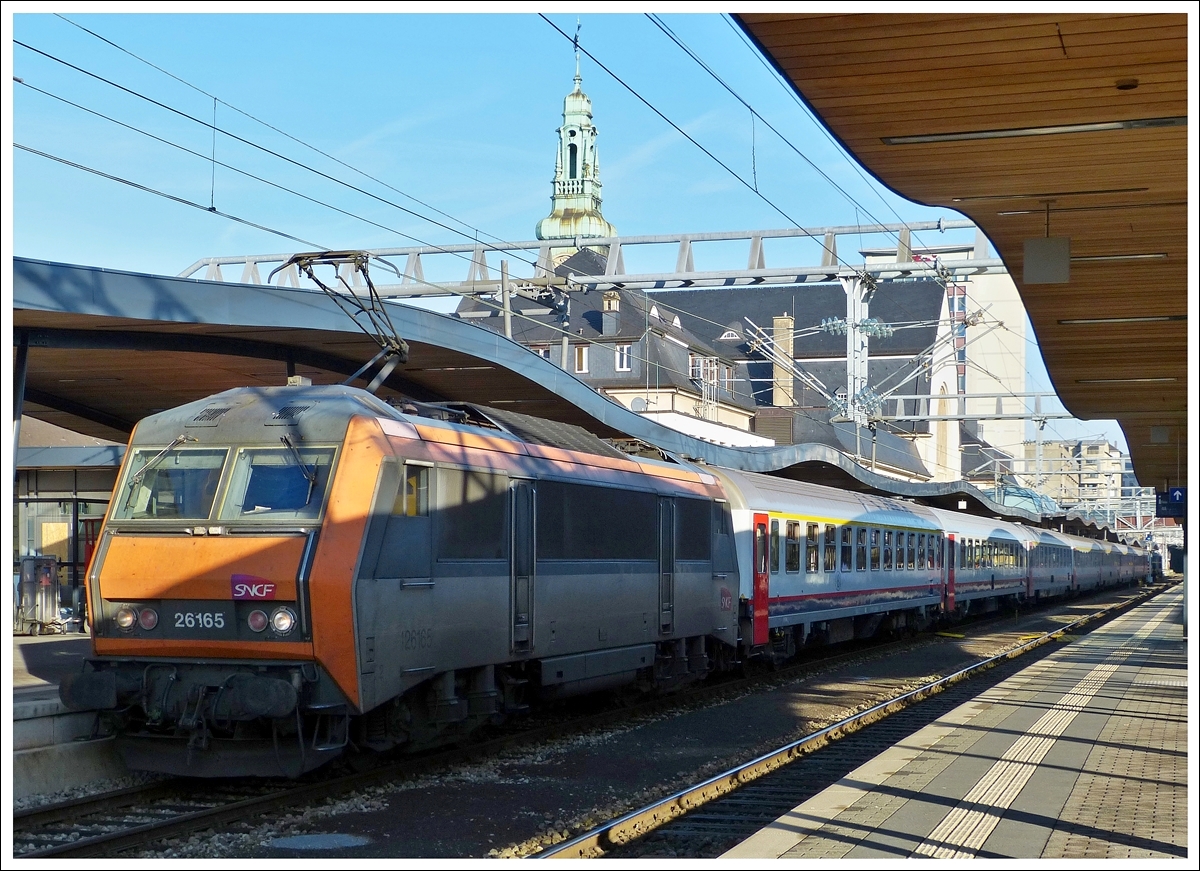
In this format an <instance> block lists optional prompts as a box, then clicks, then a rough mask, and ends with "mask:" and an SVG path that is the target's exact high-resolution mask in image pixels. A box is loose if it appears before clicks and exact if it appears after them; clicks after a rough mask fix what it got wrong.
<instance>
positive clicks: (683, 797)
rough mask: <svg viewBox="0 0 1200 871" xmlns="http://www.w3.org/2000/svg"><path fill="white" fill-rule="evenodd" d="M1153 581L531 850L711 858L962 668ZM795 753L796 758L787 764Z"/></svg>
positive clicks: (842, 766)
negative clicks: (593, 824) (897, 694)
mask: <svg viewBox="0 0 1200 871" xmlns="http://www.w3.org/2000/svg"><path fill="white" fill-rule="evenodd" d="M1163 589H1165V587H1164V586H1155V587H1153V588H1150V589H1148V590H1147V591H1146V592H1145V593H1144V594H1143V595H1140V596H1137V597H1133V598H1130V599H1127V600H1125V601H1124V602H1120V603H1117V604H1115V605H1113V606H1110V607H1108V608H1105V609H1104V610H1102V611H1098V612H1096V613H1094V614H1091V615H1088V616H1085V617H1082V618H1080V619H1077V620H1074V621H1072V622H1071V623H1069V624H1066V625H1064V626H1062V627H1061V628H1058V629H1055V630H1053V631H1051V632H1047V633H1044V634H1042V635H1040V636H1039V637H1037V638H1034V639H1030V640H1029V641H1026V642H1025V643H1023V644H1021V645H1019V646H1018V647H1016V648H1013V649H1012V650H1009V651H1006V652H1004V653H1001V654H999V655H997V656H992V657H988V658H987V659H984V660H982V661H980V662H977V663H975V664H974V665H971V666H969V667H967V668H964V669H960V670H959V671H956V672H955V673H953V674H950V675H946V676H944V677H942V678H939V679H938V680H935V681H930V682H929V683H927V684H925V685H924V686H921V687H918V688H917V689H915V690H912V691H910V692H907V693H904V694H902V695H899V696H897V697H895V698H893V699H889V700H887V701H885V702H882V703H880V704H878V705H875V706H873V707H871V708H868V709H867V710H864V711H861V712H859V713H857V714H855V715H853V716H851V717H847V718H846V719H843V720H841V721H839V722H837V723H833V724H831V725H829V726H827V727H825V728H823V729H820V730H818V731H816V732H814V733H812V734H810V735H807V736H804V737H802V738H800V739H799V740H796V741H793V742H790V743H788V744H786V745H784V746H782V747H779V748H777V749H775V750H773V751H770V752H768V753H766V754H763V755H760V756H758V757H756V758H755V759H752V760H750V761H749V762H746V763H744V764H742V765H739V766H737V767H735V768H732V769H729V770H727V771H725V772H722V773H720V774H718V775H716V776H713V777H710V778H707V779H706V780H704V781H703V782H701V783H698V784H696V785H694V786H691V787H688V788H686V789H683V790H680V791H677V792H675V793H673V794H671V795H669V796H666V797H664V798H662V799H660V800H658V801H655V802H652V803H651V804H648V805H646V806H645V807H642V808H639V809H637V810H634V811H632V812H630V813H627V814H624V815H622V816H620V817H618V818H616V819H613V820H611V821H609V822H607V823H604V824H603V825H601V826H598V827H596V828H594V829H592V830H590V831H588V832H585V833H583V834H581V835H579V836H576V837H574V838H571V839H569V840H565V841H563V842H561V843H559V844H556V845H554V846H552V847H550V848H548V849H546V850H543V851H542V852H540V853H538V854H537V855H536V856H535V858H600V857H604V858H618V859H623V858H643V857H645V858H651V857H653V858H674V857H686V858H715V857H717V856H719V855H721V854H722V853H724V852H725V850H727V849H728V848H730V847H732V846H733V845H735V844H737V843H739V842H741V841H742V840H745V839H746V838H747V837H749V836H750V835H752V834H753V833H754V832H756V831H758V830H759V829H761V828H762V827H763V826H765V825H767V824H769V823H771V822H773V821H774V820H776V819H778V818H779V817H780V816H782V815H783V814H785V813H787V812H788V811H790V810H791V809H792V808H794V807H795V806H796V805H798V804H800V803H802V802H803V801H805V800H807V799H808V798H810V797H811V796H813V795H816V794H817V793H819V792H821V791H822V790H824V789H825V788H826V787H828V786H830V785H832V784H834V783H836V782H837V781H838V780H840V779H841V778H842V777H844V776H845V775H846V774H847V773H849V772H850V771H853V770H854V769H855V768H857V767H858V766H859V765H862V764H863V763H865V762H867V761H869V760H870V759H872V758H874V757H875V756H877V755H878V754H879V753H880V752H882V751H883V750H886V749H887V748H889V747H891V746H893V745H895V744H896V743H897V742H898V741H900V740H902V739H903V738H905V737H907V736H908V735H910V734H912V733H913V732H914V731H916V730H917V729H919V728H921V727H922V726H924V725H926V724H927V723H929V722H932V721H933V720H936V719H937V718H938V717H940V716H942V715H943V714H945V713H947V712H949V711H951V710H953V709H954V708H956V707H957V706H959V705H960V704H963V703H964V702H966V701H969V700H970V699H972V698H974V697H975V696H977V695H978V694H979V693H980V692H981V690H982V689H984V688H986V687H982V686H981V685H980V683H979V682H978V681H968V678H974V677H978V676H980V675H983V674H985V673H987V674H988V676H989V680H987V681H986V683H987V685H988V686H990V685H992V684H995V683H999V682H1000V681H1001V680H1004V679H1005V678H1007V677H1008V676H1009V675H1010V674H1012V673H1015V672H1016V671H1018V670H1020V669H1023V668H1025V667H1027V666H1028V664H1029V663H1028V661H1027V660H1020V661H1017V660H1018V658H1019V657H1022V656H1023V655H1024V654H1027V653H1030V652H1032V651H1036V650H1038V649H1039V648H1043V646H1044V645H1046V644H1047V643H1048V642H1050V641H1054V640H1056V639H1058V638H1061V637H1062V636H1064V635H1068V634H1074V633H1078V632H1080V631H1090V630H1091V629H1093V628H1095V627H1096V626H1098V625H1099V624H1100V623H1101V622H1105V621H1107V620H1109V619H1111V618H1113V617H1115V616H1117V615H1118V614H1120V613H1123V612H1125V611H1127V610H1129V609H1130V608H1132V607H1134V606H1135V605H1137V604H1140V603H1141V602H1144V601H1146V600H1147V599H1150V598H1152V597H1153V596H1155V595H1157V594H1158V593H1160V592H1162V590H1163ZM1045 652H1049V649H1048V648H1047V649H1046V650H1045ZM868 726H869V727H870V728H866V727H868ZM818 751H819V752H818ZM800 760H803V764H796V765H792V764H791V763H795V762H799V761H800Z"/></svg>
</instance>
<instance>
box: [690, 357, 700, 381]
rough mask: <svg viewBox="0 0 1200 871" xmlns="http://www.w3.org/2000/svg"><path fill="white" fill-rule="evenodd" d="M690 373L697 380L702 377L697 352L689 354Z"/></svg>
mask: <svg viewBox="0 0 1200 871" xmlns="http://www.w3.org/2000/svg"><path fill="white" fill-rule="evenodd" d="M688 375H689V377H691V378H693V379H695V380H696V381H699V380H700V378H701V369H700V358H699V357H697V356H696V355H695V354H688Z"/></svg>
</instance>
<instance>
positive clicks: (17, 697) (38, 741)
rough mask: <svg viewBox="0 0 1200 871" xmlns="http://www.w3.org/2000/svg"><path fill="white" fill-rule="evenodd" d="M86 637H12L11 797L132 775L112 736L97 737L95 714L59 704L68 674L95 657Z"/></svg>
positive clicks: (20, 796)
mask: <svg viewBox="0 0 1200 871" xmlns="http://www.w3.org/2000/svg"><path fill="white" fill-rule="evenodd" d="M91 648H92V641H91V638H90V637H89V636H88V635H86V634H79V633H73V634H67V635H38V636H32V637H31V636H25V635H14V636H13V708H12V710H13V716H12V720H13V721H12V736H13V759H12V778H13V797H14V798H26V797H28V796H31V795H40V794H50V793H56V792H59V791H60V790H66V789H73V788H75V787H78V786H82V785H84V784H86V783H91V782H93V781H98V780H108V779H113V778H117V777H123V776H125V775H128V773H129V772H128V770H127V769H126V768H125V765H124V764H123V763H122V762H121V760H120V757H119V756H118V755H117V753H116V750H115V748H114V746H113V741H112V739H111V738H99V739H94V738H93V736H94V735H95V733H96V727H97V721H96V715H95V714H94V713H88V712H79V711H69V710H67V708H66V707H65V706H64V705H63V704H62V702H60V701H59V700H58V684H59V681H60V680H62V678H63V676H64V675H67V674H72V673H74V672H78V671H79V670H80V669H81V668H82V667H83V660H84V658H85V657H87V656H89V655H90V654H91Z"/></svg>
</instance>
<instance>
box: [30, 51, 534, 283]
mask: <svg viewBox="0 0 1200 871" xmlns="http://www.w3.org/2000/svg"><path fill="white" fill-rule="evenodd" d="M13 44H14V45H19V46H21V47H22V48H24V49H27V50H29V51H32V52H35V53H37V54H39V55H41V56H43V57H45V58H47V59H48V60H51V61H54V62H55V63H58V64H62V65H63V66H66V67H68V68H69V69H73V70H75V71H76V72H79V73H82V74H83V75H86V76H89V77H91V78H93V79H96V80H97V81H100V82H102V83H104V84H106V85H108V86H110V87H113V88H116V89H118V90H120V91H123V92H125V93H127V94H129V95H130V96H133V97H136V98H137V99H140V100H144V101H146V102H148V103H151V104H152V105H155V106H158V107H159V108H161V109H164V110H166V111H168V112H171V113H173V114H175V115H178V116H179V117H181V118H184V119H186V120H188V121H192V122H193V123H196V124H199V125H201V126H202V127H206V128H213V129H215V131H216V132H218V133H221V134H223V135H225V136H228V137H229V138H230V139H233V140H235V141H237V142H241V143H242V144H244V145H247V146H249V147H251V148H254V149H256V150H258V151H261V152H263V153H265V154H267V155H269V156H271V157H275V158H277V159H279V160H282V161H284V162H286V163H289V164H291V165H292V166H295V167H297V168H298V169H302V170H305V171H306V172H309V173H312V174H314V175H317V176H319V177H321V178H324V179H326V180H327V181H331V182H333V183H334V184H337V185H341V186H342V187H345V188H348V189H350V190H352V191H355V192H357V193H360V194H362V195H363V196H366V197H368V198H370V199H373V200H376V201H378V202H380V203H382V204H384V205H387V206H391V207H392V208H395V209H399V210H400V211H402V212H404V213H406V214H408V215H411V216H412V217H414V218H417V219H419V220H422V221H426V222H427V223H430V224H433V225H434V226H438V227H441V228H442V229H445V230H448V231H450V232H452V233H458V234H459V235H466V234H464V233H463V232H462V231H460V230H457V229H455V228H453V227H451V226H449V225H447V224H444V223H442V222H440V221H435V220H434V219H432V218H430V217H428V216H426V215H422V214H420V213H419V212H416V211H414V210H412V209H410V208H408V207H406V206H402V205H400V204H399V203H395V202H393V201H391V200H389V199H387V198H386V197H381V196H379V195H378V194H375V193H372V192H370V191H368V190H365V189H363V188H361V187H358V186H357V185H354V184H351V183H350V182H347V181H345V180H343V179H339V178H337V177H336V176H333V175H330V174H329V173H327V172H323V171H322V170H319V169H316V168H314V167H311V166H308V165H307V164H305V163H302V162H301V161H298V160H295V159H294V158H291V157H288V156H287V155H284V154H281V153H279V152H278V151H275V150H273V149H271V148H268V147H266V146H265V145H261V144H259V143H257V142H254V141H253V140H250V139H247V138H246V137H244V136H239V135H238V134H236V133H232V132H230V131H228V130H224V129H222V128H220V127H215V125H213V124H211V123H210V122H208V121H205V120H204V119H202V118H198V117H196V116H195V115H192V114H189V113H188V112H185V111H183V110H182V109H177V108H175V107H174V106H171V105H168V104H167V103H164V102H162V101H161V100H156V99H154V98H153V97H149V96H147V95H145V94H142V93H140V92H139V91H136V90H134V89H132V88H129V87H126V86H125V85H122V84H120V83H119V82H115V81H113V80H111V79H108V78H106V77H104V76H101V75H100V74H98V73H94V72H92V71H90V70H86V69H84V68H83V67H80V66H78V65H76V64H73V63H71V62H70V61H67V60H64V59H63V58H59V57H56V56H55V55H52V54H50V53H49V52H45V51H42V50H41V49H39V48H35V47H34V46H31V45H29V44H27V43H24V42H21V41H20V40H17V39H14V40H13ZM393 232H396V234H397V235H399V236H402V237H403V238H405V239H411V240H412V241H414V242H416V243H418V244H420V245H425V246H428V247H430V248H436V249H438V250H441V251H442V252H443V253H446V254H454V255H455V256H458V257H460V258H462V259H468V258H467V257H466V255H463V254H459V253H458V252H453V251H448V250H446V249H444V248H443V247H442V246H440V245H438V244H436V243H433V242H429V241H427V240H424V239H421V238H420V237H417V236H414V235H412V234H411V233H405V232H400V231H393ZM468 238H471V237H469V236H468ZM485 244H487V246H488V248H489V249H491V250H496V251H505V250H506V249H504V248H501V247H496V246H494V245H492V244H491V243H485ZM517 259H520V260H524V262H526V263H528V264H530V265H533V266H535V267H536V266H537V264H536V262H534V261H532V260H527V259H525V258H521V257H518V258H517Z"/></svg>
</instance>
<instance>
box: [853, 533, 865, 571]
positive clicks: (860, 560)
mask: <svg viewBox="0 0 1200 871" xmlns="http://www.w3.org/2000/svg"><path fill="white" fill-rule="evenodd" d="M854 541H855V547H854V568H855V570H856V571H860V572H865V571H866V570H867V530H866V527H863V526H859V527H857V528H856V529H855V530H854Z"/></svg>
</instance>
